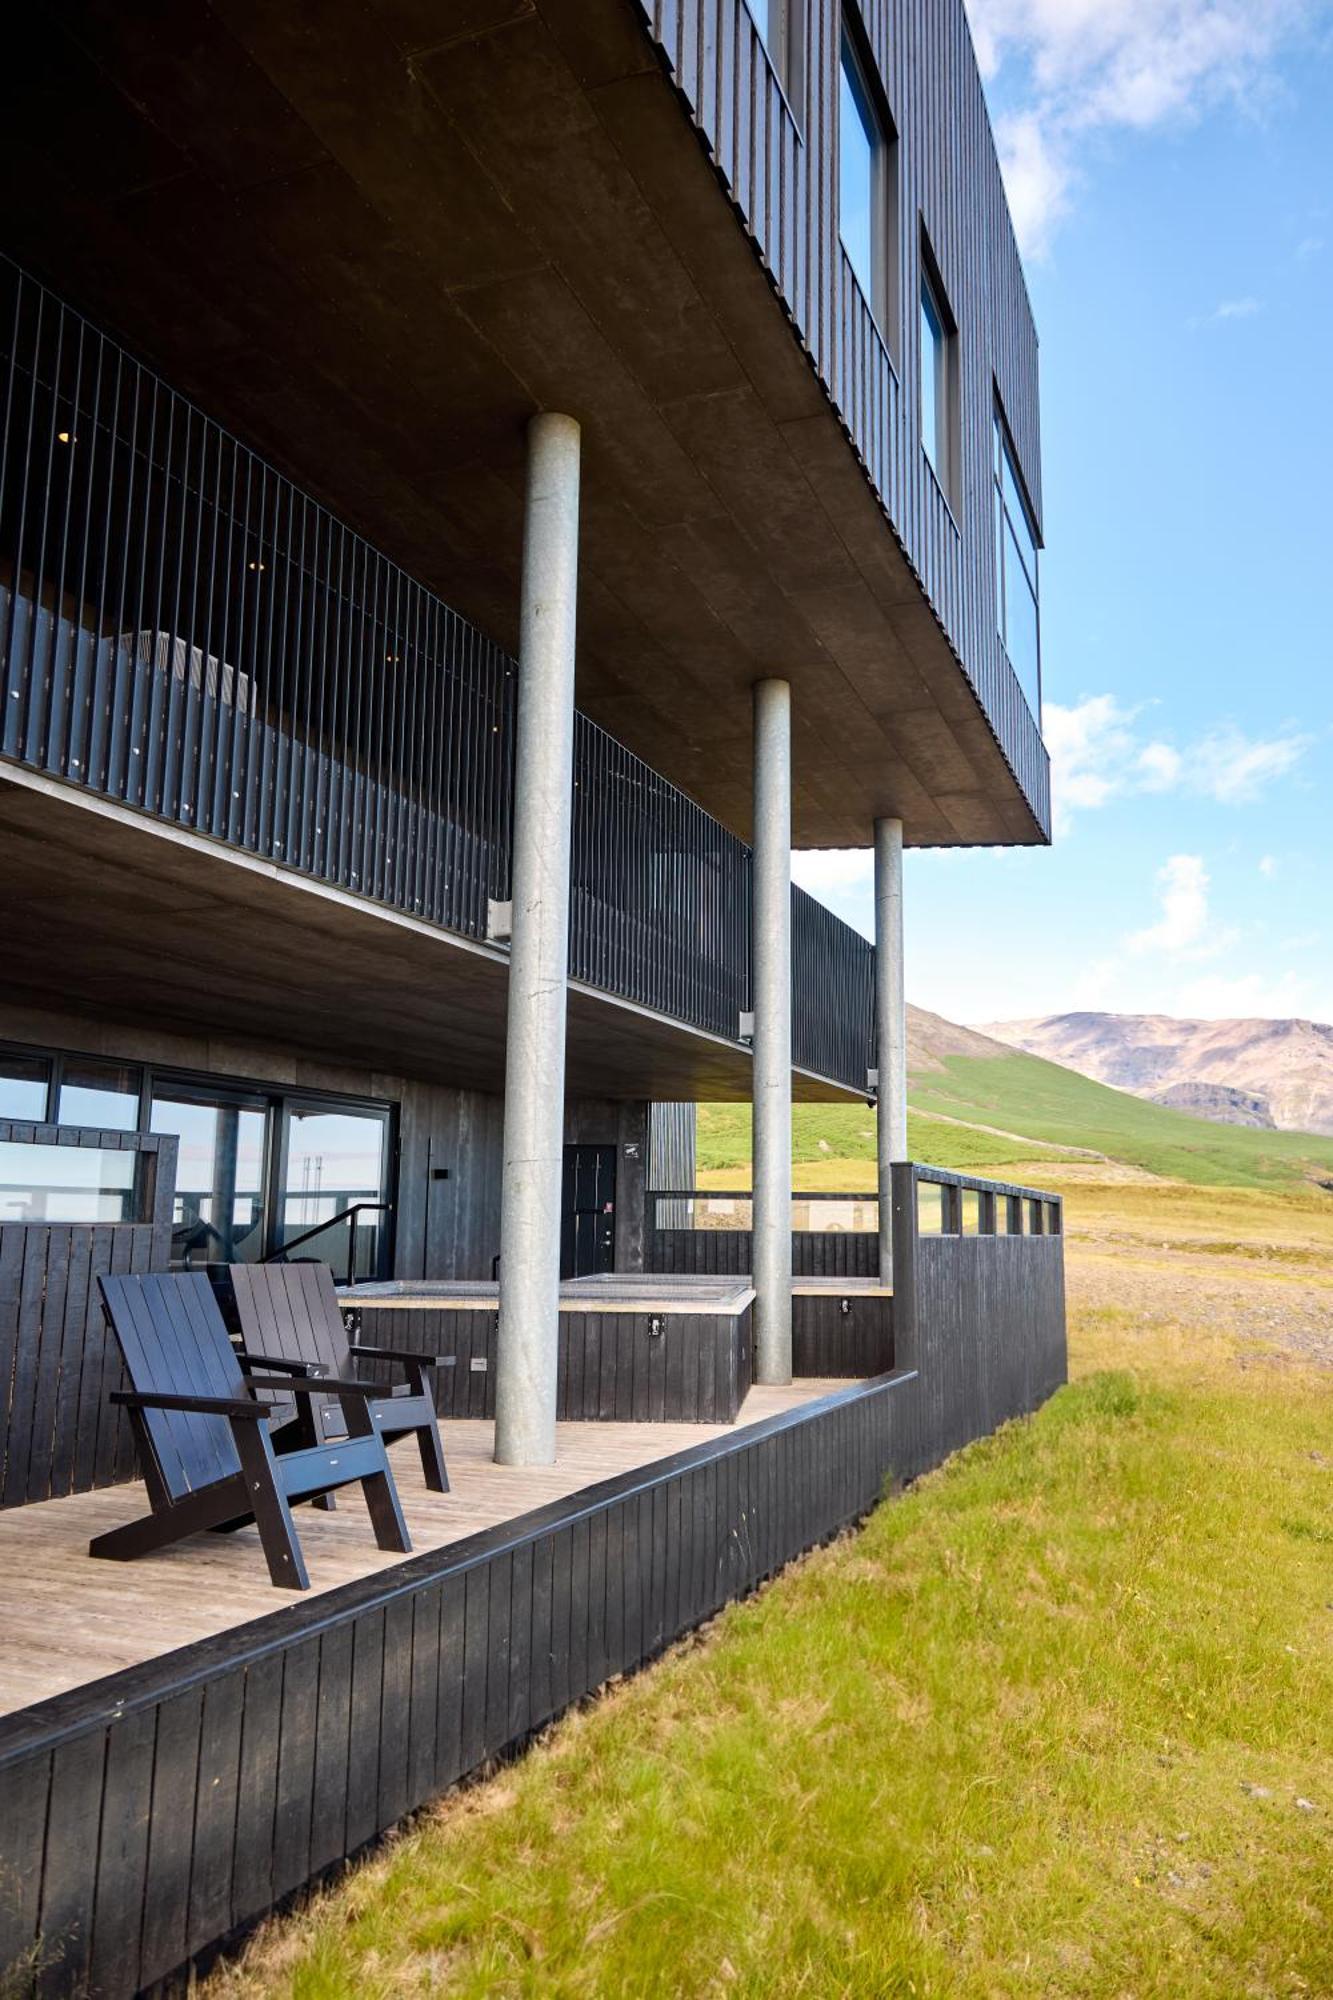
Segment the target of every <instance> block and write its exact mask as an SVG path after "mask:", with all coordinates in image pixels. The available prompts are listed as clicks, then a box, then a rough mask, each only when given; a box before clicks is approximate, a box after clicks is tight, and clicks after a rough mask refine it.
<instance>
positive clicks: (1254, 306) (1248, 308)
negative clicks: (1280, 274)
mask: <svg viewBox="0 0 1333 2000" xmlns="http://www.w3.org/2000/svg"><path fill="white" fill-rule="evenodd" d="M1262 311H1263V306H1262V304H1261V302H1260V301H1259V300H1258V299H1251V298H1246V299H1223V301H1222V303H1221V305H1219V306H1217V307H1216V308H1215V309H1214V312H1213V318H1214V319H1253V318H1254V315H1255V314H1256V313H1261V312H1262Z"/></svg>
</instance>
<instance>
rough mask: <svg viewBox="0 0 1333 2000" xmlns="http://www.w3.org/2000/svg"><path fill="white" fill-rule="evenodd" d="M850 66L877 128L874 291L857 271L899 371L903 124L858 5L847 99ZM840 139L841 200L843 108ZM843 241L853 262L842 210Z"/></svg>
mask: <svg viewBox="0 0 1333 2000" xmlns="http://www.w3.org/2000/svg"><path fill="white" fill-rule="evenodd" d="M844 69H847V70H849V71H850V75H851V80H852V90H853V95H854V96H855V97H857V98H858V100H859V102H860V106H861V110H862V114H863V123H865V124H866V125H868V126H869V128H870V131H871V133H872V140H871V158H870V175H871V179H870V291H869V292H868V293H867V292H866V290H865V287H864V285H862V284H861V278H860V275H859V273H858V272H857V271H856V268H855V266H854V265H853V267H852V275H853V276H854V277H855V278H856V281H857V284H858V286H860V287H861V291H862V295H863V297H864V298H865V302H866V304H867V306H868V307H869V308H870V316H871V318H872V319H873V320H874V322H875V326H876V328H877V329H878V332H879V337H880V339H881V340H882V341H883V343H884V347H885V350H886V352H887V353H888V357H889V360H890V362H891V364H892V366H893V369H894V372H895V373H897V370H898V361H899V353H900V342H901V328H902V299H901V266H902V256H901V234H902V232H901V219H900V206H901V204H900V200H899V193H900V189H899V170H898V127H897V123H896V121H895V119H894V116H893V112H892V110H891V109H890V107H889V100H888V97H887V95H886V94H885V90H884V85H883V81H882V79H881V77H880V74H879V66H878V64H877V63H876V61H875V58H874V52H873V51H872V49H871V47H870V44H869V41H868V40H867V37H866V33H865V29H864V28H863V27H862V25H861V22H860V20H859V19H858V17H857V15H856V12H855V10H854V9H853V8H852V7H850V6H844V7H843V9H842V15H841V29H840V33H839V38H838V92H837V101H838V103H839V105H840V104H841V98H842V76H843V71H844ZM838 116H839V121H840V122H839V127H838V133H837V143H836V146H835V149H834V157H835V163H836V170H835V173H834V184H835V187H836V189H837V190H838V195H839V203H840V202H841V186H842V127H841V116H842V114H841V110H839V114H838ZM837 232H838V247H839V249H840V250H841V251H842V252H843V254H844V255H845V256H846V257H847V260H848V262H849V263H851V252H850V251H849V250H848V249H847V245H846V243H845V241H844V239H843V235H842V216H841V212H839V215H838V226H837Z"/></svg>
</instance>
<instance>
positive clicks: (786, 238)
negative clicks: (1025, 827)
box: [639, 0, 1050, 832]
mask: <svg viewBox="0 0 1333 2000" xmlns="http://www.w3.org/2000/svg"><path fill="white" fill-rule="evenodd" d="M846 4H847V6H848V7H849V8H850V9H852V10H853V11H854V12H855V14H856V16H857V18H858V19H859V21H860V24H861V27H862V29H863V31H864V39H865V42H866V44H867V46H868V48H869V51H870V54H871V58H872V62H873V66H874V68H875V69H876V71H877V72H878V77H879V81H880V83H881V85H882V87H883V91H884V96H885V99H886V101H887V104H888V106H889V110H890V113H891V116H892V118H893V123H894V128H895V131H896V134H897V172H898V230H897V238H898V270H897V273H896V278H897V283H896V287H895V288H894V289H895V291H896V296H897V298H898V300H899V302H900V303H899V308H898V310H899V313H900V324H899V325H898V326H897V327H895V328H892V329H889V338H890V341H891V342H892V343H893V345H894V347H895V351H896V352H897V353H898V355H899V356H900V360H901V367H900V368H898V367H895V365H894V362H893V360H892V359H891V357H890V353H889V350H888V348H887V347H886V346H885V342H884V338H883V337H882V335H881V333H880V330H879V328H878V327H877V326H876V324H875V320H874V317H873V314H872V313H871V310H870V307H869V305H868V303H867V301H866V300H865V298H864V296H863V294H862V292H861V289H860V286H859V284H858V282H857V279H856V277H855V275H854V273H853V271H852V269H851V265H850V263H849V262H848V259H847V257H846V254H845V252H844V251H843V248H842V244H841V241H840V238H839V235H838V225H837V192H836V163H837V104H838V76H839V42H840V34H841V23H842V5H841V4H840V0H793V12H794V13H795V15H796V16H797V18H798V19H799V20H800V21H801V22H802V23H803V24H804V29H805V48H804V60H803V63H802V73H803V88H802V92H801V95H800V97H799V98H798V99H797V101H796V102H795V103H794V104H789V103H788V102H787V99H786V97H785V96H784V93H783V90H782V88H781V85H780V84H779V81H778V78H777V76H776V75H775V73H774V70H773V67H772V65H771V63H770V61H769V58H768V55H767V52H766V51H765V49H764V46H763V43H762V41H761V39H760V37H759V34H758V31H757V29H756V28H755V26H754V22H753V19H752V17H751V15H750V13H749V10H748V8H747V6H746V4H745V0H639V7H640V11H641V13H642V14H643V16H644V18H645V20H646V22H647V24H648V28H649V32H650V33H651V34H652V35H653V37H654V39H655V40H656V42H657V43H658V45H659V47H660V48H661V51H662V54H663V56H664V57H665V59H666V62H667V65H668V68H669V69H670V71H671V73H672V76H673V78H674V80H675V82H676V85H677V87H678V88H679V90H680V91H681V94H682V96H683V97H684V99H685V101H686V103H687V105H688V106H689V109H690V112H691V115H692V116H693V118H694V120H695V122H696V124H697V125H698V127H699V132H700V137H701V139H702V140H703V142H704V144H705V146H706V147H707V148H708V150H709V152H710V153H711V155H712V157H713V160H714V163H715V165H716V168H717V171H718V174H719V176H720V178H721V179H722V181H723V182H724V184H725V186H726V188H727V191H728V193H729V195H730V196H731V199H732V201H733V202H734V203H735V206H736V208H737V209H738V211H739V213H740V217H741V220H742V222H743V223H744V225H745V227H746V229H747V230H748V232H749V234H750V236H751V237H752V239H753V242H754V246H755V249H756V252H757V254H758V255H759V257H760V259H761V261H762V263H763V264H764V266H765V268H766V269H767V270H768V272H769V274H770V276H771V278H772V281H773V284H774V287H775V289H776V291H777V293H778V295H779V297H780V298H781V300H782V303H783V304H784V306H785V308H786V310H787V312H788V313H789V314H790V316H791V319H792V321H793V324H794V326H795V328H796V331H797V333H798V335H799V336H800V338H801V340H802V342H803V343H804V345H805V347H806V349H807V351H808V353H809V355H810V358H811V360H812V362H813V363H814V366H815V368H816V371H817V372H818V374H819V377H820V380H821V381H822V382H823V384H824V387H825V389H826V390H827V391H828V394H829V396H830V398H831V400H832V402H833V404H834V407H835V408H836V409H837V411H838V413H839V415H840V416H841V418H842V420H843V422H844V424H845V425H846V428H847V431H848V434H849V436H850V438H851V440H852V443H853V445H854V447H855V449H856V451H857V454H858V456H859V457H860V459H861V462H862V464H863V465H864V467H865V470H866V475H867V477H868V478H869V480H870V482H871V484H872V486H873V487H874V489H875V492H876V494H877V496H878V498H879V500H880V502H881V504H882V506H883V507H884V510H885V512H886V514H887V515H888V517H889V519H890V521H891V522H892V523H893V526H894V528H895V529H896V531H897V533H898V536H899V538H900V540H901V542H902V544H903V547H904V550H905V552H906V554H907V557H908V560H909V562H910V563H911V564H912V567H913V569H914V570H915V572H916V574H917V576H918V578H919V579H920V582H921V585H922V588H923V590H924V591H925V593H926V595H927V597H928V598H929V600H930V602H931V604H932V605H933V606H934V609H935V612H936V615H937V616H938V618H939V620H940V623H941V625H942V626H943V628H944V631H945V632H946V634H947V635H948V637H949V639H950V641H951V642H952V644H953V647H954V650H955V652H956V653H957V655H958V658H959V660H960V662H961V664H962V667H963V670H964V672H965V673H966V675H967V677H968V680H969V681H970V682H971V685H972V687H973V689H974V691H975V692H976V695H977V697H978V699H979V701H980V703H981V706H982V709H983V711H984V713H985V715H986V717H987V719H988V720H989V722H990V725H991V728H992V729H993V731H994V733H995V736H996V739H997V741H998V743H999V745H1000V748H1001V750H1002V751H1003V753H1004V755H1005V758H1006V760H1007V762H1008V763H1009V766H1010V769H1011V770H1012V771H1013V773H1014V776H1015V778H1016V779H1017V781H1018V783H1019V785H1020V786H1021V787H1022V789H1023V792H1024V794H1025V795H1026V797H1027V799H1028V802H1029V804H1030V805H1031V807H1032V810H1033V813H1034V815H1035V816H1036V818H1037V819H1038V821H1039V823H1040V824H1041V825H1042V826H1043V828H1045V829H1046V830H1047V831H1048V832H1049V830H1050V780H1049V763H1048V759H1047V756H1046V751H1045V749H1044V746H1043V744H1042V741H1041V736H1040V732H1039V729H1038V727H1037V723H1036V721H1035V720H1034V718H1033V716H1032V714H1031V712H1030V710H1029V707H1028V703H1027V700H1026V698H1025V697H1024V695H1023V692H1022V690H1021V688H1020V687H1019V684H1018V679H1017V676H1016V675H1015V673H1014V671H1013V669H1012V667H1011V666H1010V665H1009V662H1008V660H1007V658H1006V657H1005V653H1004V648H1003V645H1002V643H1001V641H1000V636H999V632H998V629H997V621H996V617H995V547H994V525H993V508H992V503H991V471H990V468H991V451H992V443H991V411H992V402H993V396H994V393H995V390H996V389H998V391H999V396H1000V400H1001V402H1002V404H1003V406H1004V412H1005V416H1006V418H1007V420H1008V423H1009V428H1010V431H1011V434H1012V436H1013V440H1014V445H1015V449H1016V451H1017V453H1018V459H1019V464H1020V467H1021V469H1022V472H1023V477H1024V480H1025V482H1026V484H1027V488H1028V492H1029V495H1030V497H1031V499H1032V503H1033V507H1034V509H1035V512H1036V516H1037V521H1038V524H1039V525H1040V522H1041V514H1042V494H1041V448H1040V443H1041V441H1040V421H1039V413H1038V371H1037V335H1036V329H1035V326H1034V324H1033V318H1032V308H1031V302H1030V300H1029V297H1028V292H1027V286H1026V282H1025V280H1024V276H1023V269H1022V264H1021V262H1020V259H1019V255H1018V246H1017V242H1016V240H1015V237H1014V231H1013V224H1012V221H1011V218H1010V215H1009V209H1008V205H1007V203H1006V200H1005V195H1004V187H1003V183H1002V180H1001V175H1000V166H999V160H998V156H997V154H996V150H995V141H994V135H993V133H992V131H991V126H990V120H989V117H988V115H987V111H986V104H985V98H984V94H983V91H982V85H981V77H980V73H979V71H978V68H977V63H976V57H975V54H974V52H973V48H972V41H971V36H970V34H969V31H968V26H967V18H966V15H965V13H964V10H963V4H962V0H939V4H937V5H931V6H922V5H920V4H919V0H846ZM705 47H708V48H713V47H715V48H717V49H718V50H719V51H722V52H725V53H724V54H723V58H722V61H723V68H724V71H725V70H726V67H727V65H733V66H734V69H735V73H736V77H737V89H736V91H735V94H734V103H735V105H736V115H735V116H734V117H733V115H732V103H733V98H732V97H730V96H728V97H727V98H726V99H725V101H724V100H721V99H719V98H718V97H717V96H715V95H714V94H713V93H711V92H709V91H707V90H704V89H702V88H701V77H700V71H699V63H698V51H699V50H700V49H701V48H705ZM921 224H924V227H925V229H926V232H927V234H928V236H929V238H930V244H931V248H932V250H933V252H934V255H935V257H936V259H937V262H938V264H939V268H940V276H941V278H942V279H943V282H944V289H945V293H946V295H947V298H948V303H949V306H950V309H951V311H952V313H953V315H954V318H955V320H956V322H957V326H958V351H959V419H960V430H961V447H962V448H961V454H960V456H961V465H960V490H959V492H958V494H957V495H956V496H955V502H956V504H955V506H954V507H953V508H952V509H951V508H950V507H949V506H948V505H947V504H946V502H945V500H944V497H943V495H942V493H941V492H940V489H939V486H938V484H937V482H936V479H935V476H934V473H933V472H932V470H931V467H930V465H929V464H928V462H927V460H926V456H925V452H924V451H923V449H922V446H921V440H920V435H919V416H918V407H919V392H918V383H919V380H920V365H921V356H920V313H919V311H918V309H917V298H918V291H919V284H920V263H919V243H918V231H919V227H920V225H921Z"/></svg>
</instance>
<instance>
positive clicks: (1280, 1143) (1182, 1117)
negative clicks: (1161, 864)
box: [699, 1052, 1333, 1187]
mask: <svg viewBox="0 0 1333 2000" xmlns="http://www.w3.org/2000/svg"><path fill="white" fill-rule="evenodd" d="M909 1094H910V1098H911V1107H912V1112H913V1116H912V1118H911V1119H910V1121H909V1129H908V1149H909V1151H910V1152H911V1154H912V1156H913V1158H914V1159H919V1160H923V1161H926V1162H928V1163H930V1164H931V1165H935V1166H951V1167H957V1168H960V1169H971V1168H974V1167H975V1168H980V1167H990V1166H1000V1165H1007V1164H1008V1163H1010V1162H1014V1161H1020V1160H1025V1159H1030V1160H1045V1161H1046V1162H1047V1163H1048V1164H1049V1163H1051V1162H1053V1161H1055V1160H1057V1159H1059V1158H1061V1157H1064V1158H1070V1157H1072V1156H1074V1155H1075V1154H1077V1153H1078V1152H1080V1151H1088V1150H1091V1151H1093V1152H1096V1153H1103V1154H1106V1155H1107V1156H1108V1157H1109V1158H1110V1159H1113V1160H1119V1161H1124V1162H1125V1163H1126V1164H1128V1165H1130V1166H1135V1167H1142V1168H1144V1169H1145V1170H1146V1171H1147V1172H1149V1173H1153V1174H1162V1175H1165V1176H1167V1177H1168V1178H1170V1179H1174V1180H1182V1181H1192V1182H1194V1183H1196V1184H1197V1185H1199V1186H1205V1187H1281V1186H1291V1185H1295V1184H1298V1183H1299V1182H1301V1181H1304V1180H1309V1179H1315V1180H1324V1181H1328V1182H1333V1138H1319V1137H1316V1136H1314V1135H1311V1134H1307V1133H1303V1132H1261V1131H1252V1130H1249V1129H1248V1128H1246V1127H1244V1126H1239V1125H1218V1124H1214V1123H1212V1122H1211V1121H1209V1120H1207V1119H1203V1118H1191V1117H1189V1116H1187V1115H1186V1114H1185V1113H1184V1112H1180V1111H1170V1110H1167V1109H1166V1108H1165V1107H1164V1106H1162V1105H1159V1104H1149V1103H1146V1102H1145V1101H1144V1100H1143V1099H1142V1098H1138V1097H1131V1096H1129V1095H1128V1093H1127V1092H1125V1091H1120V1090H1111V1089H1109V1088H1108V1087H1107V1085H1105V1084H1102V1083H1094V1082H1093V1081H1092V1080H1091V1079H1090V1078H1088V1077H1084V1076H1079V1075H1078V1074H1077V1073H1076V1072H1075V1071H1074V1070H1069V1069H1064V1068H1062V1067H1061V1066H1060V1065H1059V1064H1058V1063H1051V1062H1044V1061H1043V1060H1042V1059H1041V1058H1040V1057H1038V1056H1028V1055H1020V1054H1018V1053H1017V1052H1006V1053H1005V1054H1003V1055H997V1056H994V1057H980V1056H974V1055H966V1056H964V1055H945V1056H942V1057H941V1058H940V1067H938V1068H935V1069H922V1070H920V1071H918V1072H917V1073H916V1074H914V1075H913V1076H912V1077H911V1079H910V1084H909ZM948 1120H959V1121H961V1122H960V1123H959V1124H951V1123H948V1122H945V1121H948ZM987 1126H989V1127H995V1128H997V1130H998V1133H999V1134H1005V1133H1011V1132H1012V1133H1017V1134H1020V1135H1021V1142H1018V1141H1015V1140H1012V1139H1008V1138H1005V1137H1003V1136H997V1132H994V1131H985V1130H977V1129H975V1128H977V1127H987ZM969 1128H970V1129H969ZM821 1141H822V1142H823V1143H822V1144H821ZM793 1143H794V1155H795V1159H796V1160H797V1161H798V1162H802V1163H804V1162H807V1161H815V1160H820V1159H844V1160H846V1159H866V1160H869V1159H871V1158H873V1156H874V1150H875V1139H874V1119H873V1117H872V1116H871V1115H870V1113H869V1112H867V1110H866V1109H865V1107H864V1106H863V1105H852V1104H838V1105H833V1104H803V1105H798V1106H797V1108H796V1111H795V1114H794V1119H793ZM749 1157H750V1113H749V1107H748V1105H733V1104H717V1105H701V1106H700V1107H699V1167H700V1170H701V1171H704V1172H706V1171H708V1170H710V1169H720V1168H724V1167H729V1166H740V1165H742V1164H744V1163H746V1162H748V1160H749Z"/></svg>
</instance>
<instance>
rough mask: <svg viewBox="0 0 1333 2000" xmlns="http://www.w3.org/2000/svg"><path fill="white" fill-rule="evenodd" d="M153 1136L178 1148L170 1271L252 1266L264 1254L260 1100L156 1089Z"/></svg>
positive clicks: (192, 1089) (263, 1111) (263, 1110)
mask: <svg viewBox="0 0 1333 2000" xmlns="http://www.w3.org/2000/svg"><path fill="white" fill-rule="evenodd" d="M152 1129H153V1131H154V1132H174V1133H175V1134H176V1137H177V1138H178V1139H179V1141H180V1154H179V1158H178V1160H177V1165H176V1205H175V1211H174V1214H173V1217H172V1229H171V1261H172V1263H173V1264H177V1265H185V1266H189V1265H193V1264H252V1263H256V1262H257V1261H258V1260H259V1258H261V1257H262V1256H263V1255H264V1251H265V1247H266V1245H265V1241H264V1188H265V1168H266V1164H267V1150H268V1149H267V1131H268V1106H267V1104H266V1102H265V1100H264V1099H263V1098H262V1097H260V1098H249V1099H247V1098H245V1097H242V1096H240V1095H233V1094H231V1093H224V1092H219V1091H217V1090H214V1089H211V1088H209V1087H208V1086H207V1085H199V1086H197V1087H196V1086H194V1085H189V1086H184V1087H182V1086H172V1085H168V1084H166V1083H163V1085H162V1087H161V1091H160V1092H159V1090H157V1089H154V1092H153V1109H152Z"/></svg>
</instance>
